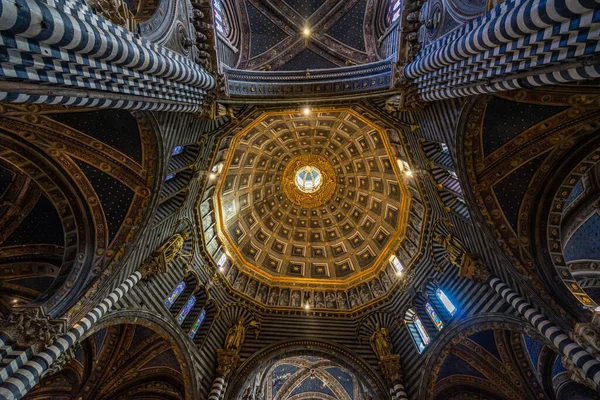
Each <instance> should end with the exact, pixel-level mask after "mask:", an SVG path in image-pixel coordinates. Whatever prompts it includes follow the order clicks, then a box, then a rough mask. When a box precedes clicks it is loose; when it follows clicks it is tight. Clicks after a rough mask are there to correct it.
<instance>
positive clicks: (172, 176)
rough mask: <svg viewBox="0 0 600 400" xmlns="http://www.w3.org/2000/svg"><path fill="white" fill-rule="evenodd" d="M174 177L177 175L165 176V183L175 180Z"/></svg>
mask: <svg viewBox="0 0 600 400" xmlns="http://www.w3.org/2000/svg"><path fill="white" fill-rule="evenodd" d="M175 175H177V174H169V175H167V176H165V182H166V181H168V180H171V179H173V178H175Z"/></svg>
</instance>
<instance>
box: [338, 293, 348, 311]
mask: <svg viewBox="0 0 600 400" xmlns="http://www.w3.org/2000/svg"><path fill="white" fill-rule="evenodd" d="M337 303H338V308H340V309H342V310H345V309H347V308H348V300H347V299H346V293H344V292H337Z"/></svg>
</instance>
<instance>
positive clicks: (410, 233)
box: [406, 225, 419, 243]
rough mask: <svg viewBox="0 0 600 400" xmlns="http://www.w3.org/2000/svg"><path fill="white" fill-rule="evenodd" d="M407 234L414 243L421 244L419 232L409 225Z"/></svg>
mask: <svg viewBox="0 0 600 400" xmlns="http://www.w3.org/2000/svg"><path fill="white" fill-rule="evenodd" d="M406 233H407V236H408V238H409V239H410V240H411V241H412V242H414V243H419V232H417V231H416V230H415V229H414V228H413V227H412V226H410V225H409V226H408V227H407V231H406Z"/></svg>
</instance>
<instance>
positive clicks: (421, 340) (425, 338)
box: [404, 308, 431, 353]
mask: <svg viewBox="0 0 600 400" xmlns="http://www.w3.org/2000/svg"><path fill="white" fill-rule="evenodd" d="M404 322H405V323H406V326H407V327H408V331H409V332H410V335H411V336H412V338H413V341H414V343H415V345H416V346H417V350H418V351H419V353H422V352H423V350H425V348H426V347H427V345H429V343H431V337H430V336H429V334H428V333H427V330H426V329H425V327H424V326H423V322H422V321H421V318H419V316H418V315H417V313H416V312H415V310H413V309H412V308H411V309H409V310H408V311H407V312H406V315H405V317H404Z"/></svg>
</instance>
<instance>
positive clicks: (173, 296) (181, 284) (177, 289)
mask: <svg viewBox="0 0 600 400" xmlns="http://www.w3.org/2000/svg"><path fill="white" fill-rule="evenodd" d="M184 289H185V282H183V281H181V282H179V284H178V285H177V286H176V287H175V289H174V290H173V292H171V295H170V296H169V297H167V299H166V300H165V306H166V307H167V308H171V307H173V303H175V300H177V298H178V297H179V295H180V294H181V293H182V292H183V290H184Z"/></svg>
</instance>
